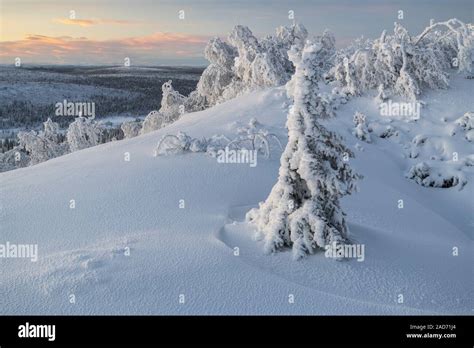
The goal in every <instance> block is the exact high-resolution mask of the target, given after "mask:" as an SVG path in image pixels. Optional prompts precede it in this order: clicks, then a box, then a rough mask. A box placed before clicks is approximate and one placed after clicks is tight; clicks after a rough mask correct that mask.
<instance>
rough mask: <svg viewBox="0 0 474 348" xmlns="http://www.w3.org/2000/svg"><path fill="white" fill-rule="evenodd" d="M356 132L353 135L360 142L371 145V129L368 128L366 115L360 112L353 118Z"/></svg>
mask: <svg viewBox="0 0 474 348" xmlns="http://www.w3.org/2000/svg"><path fill="white" fill-rule="evenodd" d="M353 122H354V126H355V127H354V132H353V134H354V135H355V136H356V137H357V138H358V139H360V140H362V141H365V142H366V143H371V142H372V140H371V139H370V133H369V129H368V128H367V124H366V119H365V115H364V114H363V113H361V112H359V111H356V113H355V114H354V118H353Z"/></svg>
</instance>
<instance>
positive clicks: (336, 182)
mask: <svg viewBox="0 0 474 348" xmlns="http://www.w3.org/2000/svg"><path fill="white" fill-rule="evenodd" d="M320 50H321V45H320V44H314V43H311V42H309V41H308V42H307V43H306V45H305V46H304V49H303V51H302V52H299V51H297V50H291V51H290V52H288V54H289V58H290V60H291V61H292V62H293V64H294V65H295V74H294V76H293V78H292V83H291V84H288V85H287V86H289V89H288V94H289V95H290V96H291V97H293V99H294V104H293V106H292V107H291V109H290V111H289V114H288V120H287V123H286V126H287V128H288V144H287V146H286V148H285V150H284V152H283V154H282V157H281V159H280V170H279V177H278V182H277V183H276V184H275V186H274V187H273V189H272V191H271V193H270V195H269V196H268V198H267V200H266V201H265V202H263V203H260V206H259V208H258V209H252V210H251V211H249V212H248V213H247V221H249V222H252V223H254V224H255V225H256V227H257V229H258V231H259V232H260V233H261V234H262V235H263V238H264V240H265V242H264V243H265V246H264V249H265V251H266V252H267V253H270V252H275V251H277V250H278V249H281V248H283V247H285V246H288V247H290V246H291V247H292V249H293V257H294V258H295V259H299V258H301V257H304V256H305V255H307V254H311V253H313V252H314V251H315V250H316V249H317V248H324V247H325V246H328V245H333V243H336V244H343V243H348V242H349V241H348V236H347V232H348V231H347V225H346V221H345V218H344V215H345V214H344V212H343V211H342V209H341V207H340V204H339V200H340V198H341V197H342V196H344V195H347V194H350V193H352V192H353V191H355V190H356V185H355V181H356V180H357V179H358V178H359V177H360V176H359V175H358V174H356V173H354V172H353V171H352V169H351V168H350V166H349V165H348V163H347V162H345V161H344V160H343V159H344V157H345V156H347V157H349V156H353V154H352V152H351V151H350V150H349V149H348V148H347V147H346V146H344V145H343V144H342V142H341V139H340V137H339V136H337V135H336V134H335V133H333V132H330V131H328V130H327V129H326V128H324V127H323V126H322V125H321V124H320V123H319V122H318V119H324V118H328V117H330V116H331V115H332V111H331V108H330V105H328V104H327V103H325V102H323V99H321V97H320V96H319V94H318V81H319V80H320V79H321V73H322V71H321V66H320V65H319V59H318V54H319V51H320Z"/></svg>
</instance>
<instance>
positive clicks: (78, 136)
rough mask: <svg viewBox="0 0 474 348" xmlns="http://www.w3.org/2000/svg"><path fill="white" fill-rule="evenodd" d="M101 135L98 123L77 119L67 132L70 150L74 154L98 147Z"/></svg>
mask: <svg viewBox="0 0 474 348" xmlns="http://www.w3.org/2000/svg"><path fill="white" fill-rule="evenodd" d="M101 133H102V129H101V128H100V126H99V124H98V123H97V122H96V121H94V120H93V119H91V118H87V117H82V116H80V117H77V118H76V119H75V120H74V122H72V123H71V124H70V125H69V128H68V130H67V134H66V139H67V142H68V144H69V149H70V150H71V152H74V151H78V150H82V149H85V148H88V147H91V146H95V145H98V144H99V142H100V135H101Z"/></svg>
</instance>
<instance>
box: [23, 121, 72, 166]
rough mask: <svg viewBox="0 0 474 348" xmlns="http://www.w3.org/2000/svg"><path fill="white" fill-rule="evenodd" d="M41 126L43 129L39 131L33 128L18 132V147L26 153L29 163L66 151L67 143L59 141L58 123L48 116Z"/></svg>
mask: <svg viewBox="0 0 474 348" xmlns="http://www.w3.org/2000/svg"><path fill="white" fill-rule="evenodd" d="M43 126H44V130H43V131H40V132H39V133H37V132H35V131H34V130H32V131H30V132H19V133H18V140H19V148H22V149H24V150H25V151H26V152H27V153H28V155H29V159H30V162H29V164H30V165H34V164H38V163H41V162H44V161H47V160H49V159H51V158H55V157H58V156H62V155H64V154H65V153H67V151H68V147H67V144H66V143H63V142H62V141H61V135H60V133H59V125H58V124H57V123H56V122H53V121H52V120H51V119H50V118H48V120H47V121H46V122H44V123H43Z"/></svg>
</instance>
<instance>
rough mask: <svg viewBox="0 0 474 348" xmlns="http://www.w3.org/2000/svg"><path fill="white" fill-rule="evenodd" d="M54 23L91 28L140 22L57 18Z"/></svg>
mask: <svg viewBox="0 0 474 348" xmlns="http://www.w3.org/2000/svg"><path fill="white" fill-rule="evenodd" d="M54 22H56V23H61V24H65V25H78V26H80V27H90V26H93V25H98V24H119V25H126V24H136V23H139V21H128V20H124V19H70V18H56V19H54Z"/></svg>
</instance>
